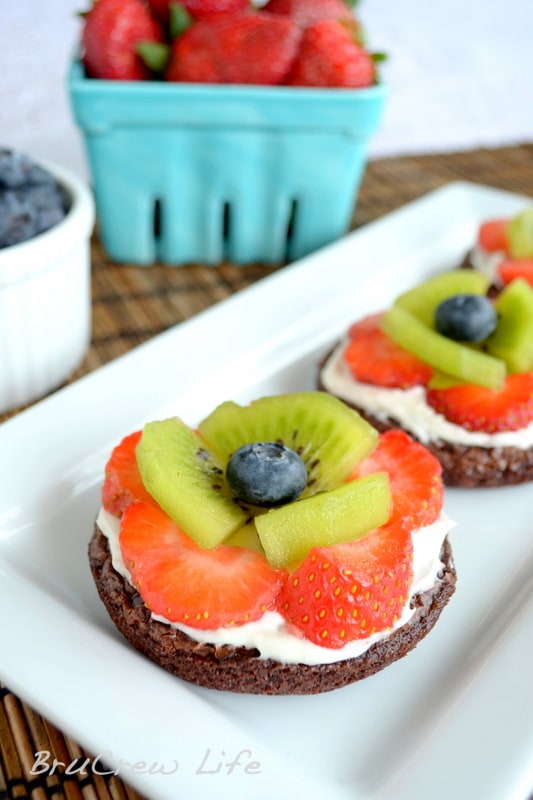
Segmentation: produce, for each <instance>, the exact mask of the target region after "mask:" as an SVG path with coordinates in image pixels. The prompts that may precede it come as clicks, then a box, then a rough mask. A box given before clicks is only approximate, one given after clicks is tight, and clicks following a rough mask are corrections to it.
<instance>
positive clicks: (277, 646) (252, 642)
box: [97, 508, 454, 665]
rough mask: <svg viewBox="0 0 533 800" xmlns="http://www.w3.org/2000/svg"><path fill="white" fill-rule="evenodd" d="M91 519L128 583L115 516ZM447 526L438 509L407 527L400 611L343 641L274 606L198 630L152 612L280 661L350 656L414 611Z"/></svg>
mask: <svg viewBox="0 0 533 800" xmlns="http://www.w3.org/2000/svg"><path fill="white" fill-rule="evenodd" d="M97 525H98V527H99V528H100V530H101V531H102V533H103V534H104V536H106V538H107V540H108V542H109V549H110V551H111V557H112V562H113V567H114V569H115V570H116V571H117V572H118V573H119V574H120V575H121V576H122V577H123V578H124V579H125V580H127V581H128V582H129V583H130V584H131V576H130V574H129V571H128V569H127V567H126V565H125V563H124V559H123V558H122V553H121V550H120V544H119V538H118V537H119V531H120V520H119V519H118V518H117V517H115V516H113V515H112V514H109V513H108V512H107V511H105V510H104V509H103V508H102V509H101V510H100V513H99V515H98V519H97ZM453 527H454V523H453V522H452V521H451V520H450V519H449V518H448V517H447V516H446V515H445V514H444V513H441V515H440V517H439V518H438V519H437V520H436V521H435V522H434V523H433V524H431V525H428V526H426V527H424V528H420V529H418V530H416V531H413V532H412V534H411V535H412V540H413V582H412V585H411V592H410V596H409V598H408V600H407V602H406V605H405V607H404V611H403V614H402V615H401V617H400V618H399V619H398V620H397V622H396V624H395V625H394V626H393V627H392V628H391V629H389V630H387V631H383V632H381V633H376V634H373V635H372V636H369V637H368V638H366V639H358V640H356V641H353V642H349V643H348V644H346V645H345V646H344V647H342V648H340V649H332V648H327V647H320V646H319V645H316V644H314V643H313V642H310V641H309V640H307V639H305V638H303V636H299V635H297V634H295V633H294V630H293V629H289V628H288V626H287V624H286V621H285V620H284V618H283V617H282V616H281V614H279V613H278V612H276V611H267V612H266V613H265V614H263V616H262V617H261V618H260V619H258V620H256V621H255V622H248V623H246V624H244V625H238V626H232V627H231V628H230V627H223V628H218V629H217V630H199V629H197V628H191V627H189V626H187V625H180V624H177V623H174V622H169V621H168V620H166V619H165V618H164V617H160V616H157V615H152V616H153V618H154V619H155V620H158V621H159V622H163V623H166V624H168V625H171V626H172V627H174V628H177V629H178V630H180V631H182V632H183V633H186V634H187V635H188V636H190V638H191V639H194V640H196V641H198V642H207V643H210V644H215V645H217V644H219V645H222V644H225V645H231V646H233V647H248V648H256V649H257V650H258V651H259V653H260V656H261V658H265V659H266V658H272V659H275V660H276V661H280V662H282V663H286V664H307V665H311V664H331V663H335V662H337V661H344V660H346V659H349V658H356V657H357V656H359V655H361V654H362V653H364V652H365V651H366V650H368V648H369V647H370V646H371V645H373V644H375V643H376V642H379V641H381V640H383V639H386V638H387V637H388V636H390V634H391V632H392V631H394V630H396V629H397V628H400V627H401V626H402V625H405V623H407V622H408V621H409V620H410V618H411V617H412V615H413V614H414V613H415V609H413V608H411V607H410V600H411V598H412V597H413V596H414V595H415V594H419V593H421V592H424V591H427V590H428V589H431V587H432V586H433V585H434V584H435V582H436V581H437V580H438V575H439V573H440V572H441V570H442V569H443V564H442V561H441V560H440V551H441V547H442V543H443V541H444V539H445V538H446V536H447V534H448V532H449V531H450V530H451V529H452V528H453Z"/></svg>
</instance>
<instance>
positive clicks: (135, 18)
mask: <svg viewBox="0 0 533 800" xmlns="http://www.w3.org/2000/svg"><path fill="white" fill-rule="evenodd" d="M162 40H163V35H162V31H161V28H160V27H159V24H158V23H157V22H156V20H155V19H154V18H153V17H152V15H151V14H150V11H149V10H148V8H147V7H146V6H145V4H144V3H143V2H141V0H96V2H95V4H94V6H93V7H92V8H91V10H90V11H89V12H88V14H87V16H86V18H85V25H84V27H83V32H82V42H83V49H84V53H83V63H84V66H85V70H86V72H87V75H89V76H90V77H92V78H103V79H108V80H122V81H136V80H145V79H146V78H148V77H149V71H148V68H147V67H146V66H145V65H144V63H143V62H142V60H141V59H140V57H139V56H138V55H137V53H136V50H135V48H136V46H137V45H138V44H139V43H141V42H161V41H162Z"/></svg>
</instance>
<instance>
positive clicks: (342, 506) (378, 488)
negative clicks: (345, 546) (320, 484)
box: [255, 472, 391, 567]
mask: <svg viewBox="0 0 533 800" xmlns="http://www.w3.org/2000/svg"><path fill="white" fill-rule="evenodd" d="M390 511H391V493H390V486H389V476H388V475H387V473H386V472H375V473H373V474H372V475H367V476H366V477H364V478H358V479H357V480H353V481H348V482H347V483H344V484H343V485H342V486H339V487H337V488H336V489H332V490H331V491H329V492H322V493H320V494H315V495H313V496H312V497H308V498H306V499H305V500H298V501H297V502H296V503H290V504H288V505H286V506H281V507H280V508H275V509H271V510H270V511H267V513H266V514H261V515H260V516H258V517H256V518H255V525H256V528H257V532H258V533H259V538H260V540H261V544H262V545H263V548H264V550H265V554H266V557H267V559H268V561H269V562H270V563H271V564H272V566H274V567H283V566H288V565H290V564H293V563H294V562H298V561H301V560H302V559H303V558H305V556H306V555H307V553H308V552H309V550H310V549H311V548H312V547H328V546H329V545H333V544H338V543H339V542H347V541H353V540H354V539H360V538H361V537H362V536H364V535H365V533H368V531H371V530H372V529H374V528H377V527H379V526H380V525H384V524H385V523H386V522H387V520H388V519H389V516H390Z"/></svg>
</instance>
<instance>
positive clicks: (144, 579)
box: [119, 503, 285, 630]
mask: <svg viewBox="0 0 533 800" xmlns="http://www.w3.org/2000/svg"><path fill="white" fill-rule="evenodd" d="M119 541H120V547H121V550H122V556H123V558H124V562H125V564H126V566H127V567H128V569H129V571H130V573H131V577H132V582H133V584H134V586H135V587H136V588H137V590H138V592H139V594H140V595H141V597H142V599H143V600H144V602H145V604H146V605H147V607H148V608H149V609H150V611H151V612H152V613H153V614H158V615H161V616H164V617H165V618H166V619H167V620H169V621H170V622H181V623H183V624H185V625H189V626H190V627H192V628H200V629H204V630H207V629H214V628H220V627H222V626H224V625H241V624H243V623H245V622H250V621H252V620H255V619H259V617H261V616H262V615H263V614H264V612H265V611H266V610H267V609H269V608H271V607H272V606H273V604H274V601H275V598H276V596H277V595H278V593H279V591H280V589H281V585H282V583H283V580H284V578H285V571H284V570H276V569H273V568H272V567H271V566H270V565H269V564H268V562H267V560H266V558H265V556H264V555H263V554H262V553H258V552H256V551H252V550H248V549H246V548H244V547H230V546H228V545H219V546H218V547H215V548H213V550H204V549H203V548H201V547H199V546H198V545H197V544H196V543H195V542H193V540H192V539H191V538H190V537H189V536H187V534H186V533H184V532H183V531H182V530H181V529H180V528H179V527H178V526H177V525H176V524H175V523H174V522H173V521H172V520H171V519H170V517H168V516H167V514H165V512H164V511H162V510H161V509H160V508H159V506H156V505H153V504H149V503H133V504H132V505H130V506H128V508H127V509H126V510H125V511H124V514H123V516H122V521H121V525H120V534H119Z"/></svg>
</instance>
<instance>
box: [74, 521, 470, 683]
mask: <svg viewBox="0 0 533 800" xmlns="http://www.w3.org/2000/svg"><path fill="white" fill-rule="evenodd" d="M441 558H442V561H443V563H444V568H443V570H442V573H441V575H440V576H439V579H438V581H437V582H436V584H435V586H434V587H433V589H432V590H430V591H428V592H424V593H423V594H420V595H416V596H415V597H414V598H413V601H412V604H413V606H414V608H415V609H416V610H415V612H414V614H413V616H412V618H411V619H410V620H409V622H408V623H407V624H406V625H404V626H403V627H401V628H399V629H398V630H397V631H395V632H394V633H392V634H391V635H390V636H389V637H388V638H387V639H385V640H383V641H382V642H378V643H377V644H374V645H372V646H371V647H370V648H369V649H368V650H367V651H366V653H363V654H362V655H361V656H358V657H357V658H352V659H349V660H346V661H339V662H337V663H335V664H318V665H316V666H307V665H305V664H282V663H280V662H278V661H274V660H272V659H262V658H260V656H259V652H258V651H257V650H255V649H247V648H244V647H232V646H228V645H225V646H215V645H211V644H200V643H198V642H195V641H194V640H193V639H191V638H190V637H189V636H187V635H186V634H184V633H182V632H181V631H178V630H176V629H175V628H172V627H171V626H170V625H166V624H165V623H162V622H157V621H155V620H153V619H152V618H151V616H150V612H149V611H148V609H147V608H146V607H145V605H144V604H143V601H142V599H141V597H140V595H139V594H138V592H137V591H136V590H135V589H134V588H133V587H132V586H130V585H129V584H128V583H127V582H126V581H125V580H124V579H123V578H122V577H121V576H120V575H119V574H118V573H117V572H115V570H114V569H113V566H112V563H111V555H110V551H109V546H108V542H107V539H106V537H105V536H104V535H103V534H102V533H101V531H100V530H99V528H98V527H97V526H96V527H95V532H94V535H93V537H92V539H91V542H90V544H89V561H90V566H91V571H92V574H93V577H94V581H95V583H96V587H97V589H98V593H99V595H100V598H101V600H102V602H103V603H104V605H105V607H106V609H107V611H108V613H109V616H110V617H111V619H112V620H113V622H114V623H115V625H116V627H117V628H118V629H119V631H120V632H121V633H122V634H123V635H124V636H125V638H126V639H127V640H128V641H129V642H130V643H131V644H132V645H133V646H134V647H135V648H136V649H137V650H140V652H141V653H143V654H144V655H146V656H147V657H148V658H149V659H151V660H152V661H154V662H155V663H156V664H159V665H160V666H161V667H163V668H164V669H166V670H168V671H169V672H172V673H174V675H177V676H178V677H179V678H182V679H184V680H186V681H190V682H191V683H195V684H197V685H199V686H205V687H207V688H209V689H220V690H223V691H231V692H241V693H249V694H268V695H287V694H318V693H320V692H328V691H331V690H333V689H338V688H340V687H341V686H346V685H347V684H349V683H353V682H355V681H358V680H361V679H362V678H367V677H368V676H370V675H372V674H374V673H375V672H378V671H379V670H381V669H383V668H384V667H386V666H388V665H389V664H391V663H392V662H393V661H396V660H397V659H399V658H403V657H404V656H405V655H406V654H407V653H408V652H409V651H410V650H412V649H413V648H414V647H416V645H417V644H418V642H419V641H420V640H421V639H423V638H424V636H425V635H426V634H427V633H428V632H429V631H430V630H431V628H432V627H433V626H434V625H435V623H436V622H437V620H438V618H439V616H440V614H441V611H442V609H443V608H444V606H445V605H446V604H447V602H448V600H449V599H450V597H451V596H452V594H453V592H454V590H455V582H456V573H455V567H454V563H453V557H452V551H451V547H450V544H449V542H448V540H446V541H445V543H444V545H443V550H442V553H441Z"/></svg>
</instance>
